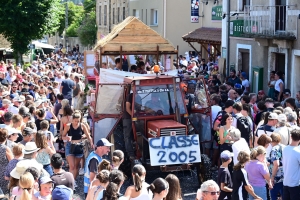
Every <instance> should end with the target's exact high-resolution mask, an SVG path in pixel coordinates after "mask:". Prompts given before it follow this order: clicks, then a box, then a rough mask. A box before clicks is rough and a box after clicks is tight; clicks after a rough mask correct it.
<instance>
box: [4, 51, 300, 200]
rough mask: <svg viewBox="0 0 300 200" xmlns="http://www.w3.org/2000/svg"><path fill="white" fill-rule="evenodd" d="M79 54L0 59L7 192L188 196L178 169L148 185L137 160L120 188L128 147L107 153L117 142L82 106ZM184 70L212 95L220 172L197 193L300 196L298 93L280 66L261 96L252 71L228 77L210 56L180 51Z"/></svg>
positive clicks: (138, 198)
mask: <svg viewBox="0 0 300 200" xmlns="http://www.w3.org/2000/svg"><path fill="white" fill-rule="evenodd" d="M82 59H83V58H82V54H80V53H79V52H78V51H77V48H74V49H73V51H70V52H69V53H66V54H65V53H63V52H62V51H59V50H57V51H56V52H55V53H51V55H49V56H45V57H44V60H40V59H39V60H36V61H33V62H32V64H31V65H30V66H28V67H27V68H26V69H22V67H20V66H14V65H13V63H8V64H7V65H6V64H5V63H4V62H1V63H0V83H1V85H0V97H1V100H0V155H1V160H0V176H1V181H0V188H1V189H2V191H3V193H4V194H6V195H7V198H8V199H21V200H29V199H46V200H47V199H49V200H50V199H53V200H56V199H59V200H69V199H73V198H74V191H75V192H76V191H78V190H83V191H84V194H85V196H84V197H81V198H84V199H89V200H97V199H105V200H117V199H120V200H125V199H132V200H148V199H149V200H150V199H154V200H162V199H166V200H181V199H184V198H183V196H182V194H181V187H180V182H179V179H178V178H177V177H176V176H175V175H173V174H169V175H168V176H167V177H165V178H157V179H155V180H154V181H153V183H150V184H148V183H146V181H145V178H146V169H145V168H144V167H143V166H142V165H140V164H136V165H135V166H133V168H132V180H133V185H132V186H129V187H128V188H126V192H125V193H124V194H120V188H121V186H122V184H123V183H124V180H125V176H124V174H123V172H122V171H120V170H119V166H120V165H121V164H122V162H123V161H124V152H122V151H120V150H115V151H113V152H112V154H111V155H112V156H111V160H110V161H109V160H106V159H104V156H105V155H108V154H109V153H110V149H111V146H113V144H112V143H110V142H109V141H108V140H107V139H105V138H102V139H100V140H99V141H97V142H95V143H94V141H93V139H92V138H91V127H90V126H89V123H87V121H86V119H85V118H84V117H83V114H84V113H83V112H82V108H83V107H84V95H85V88H86V86H85V84H84V81H83V80H84V78H85V77H84V74H83V70H82V64H81V63H82ZM102 67H103V66H102ZM145 67H146V69H145ZM120 69H122V66H121V63H120V59H119V60H118V59H117V60H116V70H120ZM178 69H179V72H180V73H186V72H188V73H194V75H195V76H199V75H200V76H202V77H203V78H204V79H205V80H206V83H207V89H208V91H209V94H210V104H211V115H212V121H211V127H212V130H211V133H212V142H207V143H205V144H204V148H205V151H204V152H205V154H207V156H209V157H210V158H211V161H212V162H211V163H212V165H211V169H212V170H218V177H217V179H216V180H215V181H213V180H208V181H206V182H204V183H202V184H201V187H200V189H199V190H198V192H197V197H196V199H197V200H215V199H240V200H241V199H245V200H246V199H248V198H249V199H264V200H265V199H272V200H275V199H276V200H277V198H278V197H281V198H282V199H283V200H289V199H291V200H295V199H299V196H300V188H299V180H300V149H299V146H298V145H299V142H300V128H299V124H300V119H299V110H298V107H299V106H300V103H299V100H300V92H298V93H297V96H296V97H295V98H293V97H291V92H290V90H289V89H287V88H284V79H283V74H282V73H281V72H271V74H270V81H269V84H268V87H269V90H268V92H265V91H263V90H260V91H259V92H258V94H255V93H250V91H251V88H250V83H249V80H248V79H247V74H246V73H245V72H238V74H237V73H236V71H235V70H234V69H231V71H230V77H228V78H226V79H225V81H223V80H222V77H221V75H220V73H219V72H218V66H216V65H214V64H213V63H212V61H211V60H209V61H208V63H205V60H203V59H202V60H201V61H200V62H199V61H198V60H197V59H193V58H192V59H191V60H190V61H189V62H187V61H186V58H185V57H182V59H181V61H180V63H178ZM148 70H151V68H150V69H147V63H146V64H145V63H143V62H140V63H139V64H138V66H136V68H135V67H133V68H132V69H131V71H133V72H137V73H140V74H144V73H147V71H148ZM160 70H161V71H163V69H162V68H160ZM65 169H68V171H65ZM78 176H84V188H79V187H78V186H77V182H76V180H77V179H78ZM75 196H76V195H75ZM0 198H1V197H0ZM3 198H4V197H3ZM76 198H79V197H76Z"/></svg>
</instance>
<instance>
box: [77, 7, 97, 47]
mask: <svg viewBox="0 0 300 200" xmlns="http://www.w3.org/2000/svg"><path fill="white" fill-rule="evenodd" d="M77 33H78V37H79V40H80V42H81V44H83V45H84V46H88V45H94V44H95V41H96V36H97V25H96V13H95V11H91V12H90V13H89V14H86V15H85V17H84V19H83V21H82V24H81V25H80V27H79V28H78V29H77Z"/></svg>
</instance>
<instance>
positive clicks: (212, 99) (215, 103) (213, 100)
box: [210, 94, 222, 125]
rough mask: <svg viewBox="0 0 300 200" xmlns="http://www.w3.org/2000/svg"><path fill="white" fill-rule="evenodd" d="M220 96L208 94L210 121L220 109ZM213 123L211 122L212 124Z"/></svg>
mask: <svg viewBox="0 0 300 200" xmlns="http://www.w3.org/2000/svg"><path fill="white" fill-rule="evenodd" d="M220 100H221V98H220V96H218V95H216V94H212V95H211V96H210V103H211V105H212V106H211V123H213V122H214V121H215V119H216V117H217V114H218V113H219V112H220V111H221V110H222V108H221V106H219V103H220ZM212 125H213V124H212Z"/></svg>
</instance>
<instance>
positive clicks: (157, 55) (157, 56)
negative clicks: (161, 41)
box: [156, 45, 159, 65]
mask: <svg viewBox="0 0 300 200" xmlns="http://www.w3.org/2000/svg"><path fill="white" fill-rule="evenodd" d="M156 48H157V49H156V50H157V52H156V53H157V54H156V64H157V65H158V59H159V46H158V45H157V47H156Z"/></svg>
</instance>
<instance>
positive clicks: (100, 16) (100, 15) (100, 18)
mask: <svg viewBox="0 0 300 200" xmlns="http://www.w3.org/2000/svg"><path fill="white" fill-rule="evenodd" d="M101 21H102V13H101V6H99V25H101Z"/></svg>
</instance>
